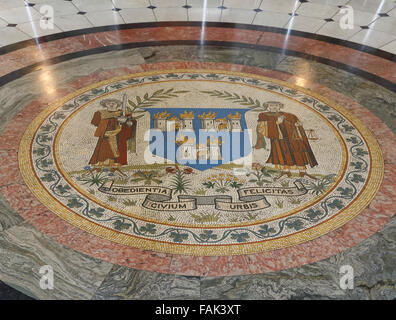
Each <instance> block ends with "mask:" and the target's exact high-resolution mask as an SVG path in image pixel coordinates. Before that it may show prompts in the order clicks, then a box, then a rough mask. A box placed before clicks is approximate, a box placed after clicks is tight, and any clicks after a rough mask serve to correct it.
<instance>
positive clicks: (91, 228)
mask: <svg viewBox="0 0 396 320" xmlns="http://www.w3.org/2000/svg"><path fill="white" fill-rule="evenodd" d="M170 72H172V73H187V72H198V73H217V74H227V75H234V76H241V77H247V78H253V79H257V80H262V81H268V82H272V83H276V84H279V85H282V86H284V87H289V88H291V89H294V90H298V91H299V92H302V93H305V94H307V95H309V96H312V97H314V98H315V99H317V100H319V101H322V102H324V103H325V104H328V105H329V106H331V107H332V108H333V109H335V110H336V111H338V112H339V113H340V114H342V115H343V116H345V117H346V118H347V119H348V121H350V122H351V123H352V124H353V125H354V126H355V128H356V129H358V130H359V132H360V134H361V135H362V136H363V137H364V139H365V142H366V144H367V147H368V149H369V151H370V160H371V161H370V163H371V167H370V173H369V176H368V179H367V181H366V186H365V188H364V189H363V190H362V191H361V193H360V195H359V196H358V198H357V199H355V200H354V201H353V203H352V204H351V205H350V206H348V207H347V208H346V209H345V210H343V211H341V212H340V213H338V214H336V215H335V216H333V217H331V218H330V219H329V220H327V221H324V222H323V223H321V224H319V225H316V226H314V227H312V228H310V229H304V230H302V231H300V232H296V233H293V234H291V235H288V236H285V237H281V238H276V239H269V240H263V241H260V242H257V243H241V244H231V245H226V244H223V245H222V244H220V245H189V244H175V243H169V242H159V241H154V240H149V239H142V238H139V237H135V236H133V235H130V234H125V233H122V232H116V231H114V230H112V229H109V228H106V227H104V226H101V225H99V224H96V223H93V222H92V221H88V220H87V219H85V218H83V217H81V216H79V215H78V214H76V213H74V212H73V211H71V210H68V209H67V208H66V207H65V206H63V205H61V204H60V203H58V202H56V201H54V198H53V197H52V196H51V195H50V194H49V193H48V192H47V191H46V190H45V189H44V188H43V187H42V185H41V183H40V181H39V179H38V178H37V177H36V175H35V172H34V169H33V164H32V161H31V154H30V152H31V143H32V140H33V138H34V136H35V133H36V131H37V129H38V124H41V123H42V121H43V120H44V119H45V118H46V117H47V116H48V115H49V114H50V113H51V112H53V111H54V110H55V109H57V108H58V107H60V106H61V105H62V104H64V103H66V102H67V101H68V100H70V99H72V98H74V97H76V96H78V95H80V94H82V93H84V92H86V91H88V90H91V89H93V88H96V87H99V86H102V85H106V84H108V83H112V82H115V81H120V80H125V79H129V78H134V77H141V76H149V75H156V74H164V73H170ZM18 161H19V168H20V171H21V174H22V177H23V179H24V180H25V183H26V184H27V186H28V187H29V189H30V190H31V191H32V193H33V194H34V195H35V196H36V197H37V198H38V199H39V200H40V202H42V203H43V204H44V205H45V206H46V207H47V208H48V209H49V210H51V211H52V212H54V213H55V214H57V215H58V216H60V217H61V218H62V219H64V220H66V221H67V222H69V223H71V224H73V225H75V226H77V227H79V228H81V229H83V230H85V231H87V232H89V233H92V234H95V235H97V236H100V237H103V238H105V239H108V240H111V241H115V242H119V243H122V244H125V245H129V246H133V247H137V248H141V249H145V250H154V251H160V252H168V253H177V254H192V255H205V256H211V255H216V256H218V255H235V254H247V253H254V252H260V251H264V250H273V249H279V248H283V247H287V246H291V245H295V244H298V243H301V242H304V241H307V240H311V239H314V238H316V237H319V236H321V235H324V234H326V233H328V232H330V231H332V230H335V229H337V228H338V227H340V226H342V225H343V224H345V223H347V222H348V221H350V220H351V219H353V218H354V217H355V216H357V215H358V214H359V213H360V212H361V211H362V210H363V209H364V208H365V207H366V206H367V205H368V204H369V203H370V202H371V200H372V199H373V198H374V197H375V194H376V193H377V191H378V189H379V187H380V185H381V182H382V179H383V174H384V162H383V157H382V152H381V149H380V147H379V145H378V143H377V141H376V140H375V138H374V137H373V135H372V134H371V133H370V131H369V130H368V129H367V128H366V127H365V126H364V125H363V124H362V122H361V121H360V120H358V119H356V118H355V117H354V116H353V115H352V114H351V113H349V112H348V111H347V110H345V109H344V108H342V107H341V106H339V105H336V104H335V103H334V102H332V101H329V100H328V99H326V98H324V97H322V96H320V95H318V94H316V93H314V92H312V91H310V90H307V89H304V88H300V87H298V86H296V85H292V84H289V83H286V82H284V81H280V80H274V79H270V78H267V77H263V76H257V75H252V74H244V73H236V72H225V71H222V70H187V69H182V70H161V71H157V72H145V73H138V74H133V75H128V76H124V77H117V78H113V79H110V80H106V81H102V82H99V83H96V84H94V85H91V86H88V87H86V88H82V89H80V90H78V91H76V92H73V93H72V94H69V95H67V96H66V97H64V98H63V99H61V100H59V101H57V102H55V103H54V104H52V105H51V106H50V107H48V108H47V109H45V110H44V111H43V112H41V113H40V114H39V115H38V117H36V119H35V120H34V121H33V122H32V123H31V124H30V125H29V127H28V128H27V130H26V132H25V133H24V135H23V138H22V140H21V143H20V147H19V153H18Z"/></svg>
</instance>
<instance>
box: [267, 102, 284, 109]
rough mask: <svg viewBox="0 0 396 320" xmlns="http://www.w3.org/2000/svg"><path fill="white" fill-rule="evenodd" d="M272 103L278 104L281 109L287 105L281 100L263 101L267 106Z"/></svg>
mask: <svg viewBox="0 0 396 320" xmlns="http://www.w3.org/2000/svg"><path fill="white" fill-rule="evenodd" d="M270 104H272V105H278V106H279V107H280V108H281V109H282V108H283V107H284V106H285V105H284V104H283V103H282V102H279V101H267V102H265V103H263V106H264V107H265V108H268V106H269V105H270Z"/></svg>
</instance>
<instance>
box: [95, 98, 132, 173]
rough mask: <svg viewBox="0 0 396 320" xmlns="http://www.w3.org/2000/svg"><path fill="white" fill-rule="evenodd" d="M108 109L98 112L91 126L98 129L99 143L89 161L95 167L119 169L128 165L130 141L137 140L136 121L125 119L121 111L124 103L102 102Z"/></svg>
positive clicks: (96, 134)
mask: <svg viewBox="0 0 396 320" xmlns="http://www.w3.org/2000/svg"><path fill="white" fill-rule="evenodd" d="M100 104H101V105H102V106H104V107H105V108H106V109H103V110H99V111H96V112H95V113H94V115H93V118H92V121H91V124H93V125H94V126H95V127H96V130H95V133H94V136H95V137H98V142H97V144H96V148H95V150H94V153H93V155H92V157H91V160H90V161H89V164H91V165H93V166H109V167H118V166H121V165H126V164H128V160H127V150H128V140H130V139H133V138H135V135H136V120H135V119H131V118H128V117H125V116H123V115H122V111H121V110H119V108H120V106H121V104H122V102H121V101H119V100H116V99H104V100H102V101H101V102H100Z"/></svg>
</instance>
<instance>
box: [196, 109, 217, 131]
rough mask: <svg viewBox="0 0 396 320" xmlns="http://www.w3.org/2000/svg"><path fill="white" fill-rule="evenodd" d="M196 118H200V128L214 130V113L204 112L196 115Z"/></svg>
mask: <svg viewBox="0 0 396 320" xmlns="http://www.w3.org/2000/svg"><path fill="white" fill-rule="evenodd" d="M198 118H199V119H200V120H201V128H202V129H204V130H215V129H216V126H215V123H216V122H215V118H216V113H215V112H212V111H209V112H208V113H207V114H206V113H205V112H204V113H202V114H200V115H199V116H198Z"/></svg>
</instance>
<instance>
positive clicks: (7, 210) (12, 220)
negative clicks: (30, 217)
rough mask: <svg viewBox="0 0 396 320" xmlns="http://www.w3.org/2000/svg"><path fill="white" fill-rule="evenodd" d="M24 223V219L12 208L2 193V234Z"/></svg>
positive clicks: (0, 200)
mask: <svg viewBox="0 0 396 320" xmlns="http://www.w3.org/2000/svg"><path fill="white" fill-rule="evenodd" d="M22 222H23V219H22V217H21V216H20V215H18V214H17V213H16V212H15V211H14V210H13V209H12V208H11V207H10V205H9V204H8V201H7V200H6V199H5V197H4V196H3V195H2V194H1V193H0V232H1V231H4V230H7V229H8V228H10V227H12V226H15V225H18V224H20V223H22Z"/></svg>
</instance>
